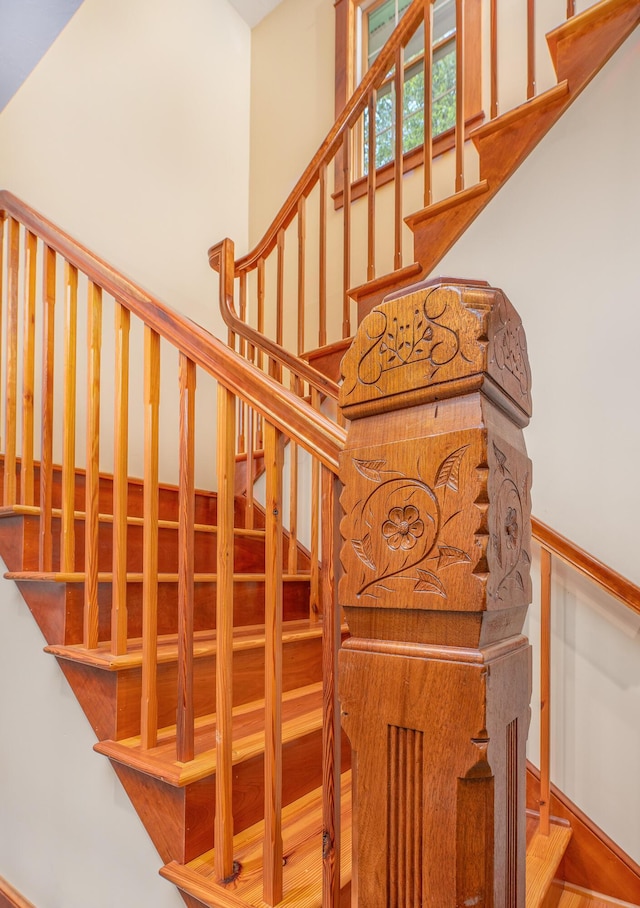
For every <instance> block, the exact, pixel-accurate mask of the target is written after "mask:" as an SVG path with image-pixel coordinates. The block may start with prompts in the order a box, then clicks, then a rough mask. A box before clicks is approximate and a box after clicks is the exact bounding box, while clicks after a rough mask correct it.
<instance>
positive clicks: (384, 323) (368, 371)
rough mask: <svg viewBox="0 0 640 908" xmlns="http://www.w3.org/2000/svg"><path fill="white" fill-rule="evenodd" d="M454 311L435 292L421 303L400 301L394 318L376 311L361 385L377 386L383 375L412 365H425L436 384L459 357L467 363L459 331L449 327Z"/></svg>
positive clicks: (370, 322) (362, 362)
mask: <svg viewBox="0 0 640 908" xmlns="http://www.w3.org/2000/svg"><path fill="white" fill-rule="evenodd" d="M434 301H435V303H437V306H436V305H434ZM403 304H404V305H403ZM450 308H451V307H450V306H449V302H448V301H447V297H446V296H443V295H440V296H437V295H435V296H434V293H433V291H431V292H429V293H427V294H425V297H424V299H423V300H422V302H421V303H417V302H416V300H415V297H408V298H407V300H406V301H404V300H401V301H399V303H398V306H397V308H396V310H395V312H396V314H394V315H393V316H392V317H389V316H388V315H387V313H386V312H384V311H382V310H381V309H374V310H373V312H372V313H371V316H370V318H369V320H368V321H367V326H366V327H367V346H366V348H365V350H364V352H363V354H362V356H361V358H360V362H359V364H358V379H359V380H360V382H362V384H364V385H375V384H376V383H377V382H378V381H379V380H380V377H381V376H382V374H383V373H385V372H389V371H391V370H393V369H398V368H400V367H401V366H406V365H409V364H411V363H424V365H425V377H426V378H427V380H428V381H432V380H433V378H434V377H435V375H436V374H437V372H438V370H439V369H441V368H442V367H443V366H446V365H448V364H449V363H451V362H452V361H453V360H454V359H455V358H456V356H458V354H460V355H461V356H462V357H463V358H464V359H465V360H466V357H465V356H464V354H463V353H462V352H461V347H460V338H459V336H458V332H457V331H455V330H454V329H453V328H451V327H449V325H447V324H446V320H447V315H448V312H449V310H450ZM452 321H454V319H453V318H452ZM454 323H455V321H454ZM466 361H468V360H466Z"/></svg>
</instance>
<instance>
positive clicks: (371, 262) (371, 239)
mask: <svg viewBox="0 0 640 908" xmlns="http://www.w3.org/2000/svg"><path fill="white" fill-rule="evenodd" d="M430 5H431V4H429V6H430ZM377 106H378V92H377V91H376V90H375V88H374V89H373V91H372V92H371V97H370V98H369V106H368V113H367V116H368V120H369V135H368V137H367V138H368V143H367V280H368V281H372V280H373V279H374V277H375V276H376V178H377V172H376V108H377Z"/></svg>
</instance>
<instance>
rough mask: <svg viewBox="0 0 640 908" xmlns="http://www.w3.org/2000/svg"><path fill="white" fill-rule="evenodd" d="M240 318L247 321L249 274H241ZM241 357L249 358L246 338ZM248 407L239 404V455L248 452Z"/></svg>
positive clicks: (241, 340) (242, 340) (241, 348)
mask: <svg viewBox="0 0 640 908" xmlns="http://www.w3.org/2000/svg"><path fill="white" fill-rule="evenodd" d="M239 280H240V312H239V315H240V318H241V320H242V321H243V322H246V320H247V272H246V271H243V272H242V273H241V274H240V279H239ZM239 352H240V356H242V357H243V358H244V357H246V356H247V342H246V340H245V338H244V337H242V336H241V337H240V350H239ZM247 409H248V408H247V405H246V404H244V403H242V402H241V401H239V402H238V454H244V453H245V452H246V450H247V438H246V434H247Z"/></svg>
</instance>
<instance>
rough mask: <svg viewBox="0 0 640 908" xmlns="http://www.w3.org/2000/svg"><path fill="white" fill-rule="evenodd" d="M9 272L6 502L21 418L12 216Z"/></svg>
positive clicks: (16, 244)
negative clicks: (19, 409) (19, 416)
mask: <svg viewBox="0 0 640 908" xmlns="http://www.w3.org/2000/svg"><path fill="white" fill-rule="evenodd" d="M8 263H9V274H8V280H7V297H8V299H7V362H6V370H7V373H6V379H5V395H6V398H5V429H4V435H5V439H4V444H5V450H4V504H5V506H6V505H13V504H15V503H16V501H17V496H16V468H17V466H16V434H17V420H18V416H17V413H18V292H19V291H18V285H19V279H20V224H19V223H18V221H16V220H15V219H14V218H9V255H8Z"/></svg>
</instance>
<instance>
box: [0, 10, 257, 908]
mask: <svg viewBox="0 0 640 908" xmlns="http://www.w3.org/2000/svg"><path fill="white" fill-rule="evenodd" d="M250 41H251V37H250V31H249V28H248V26H247V25H246V24H245V23H244V22H243V21H242V19H241V18H240V17H239V15H238V14H237V13H236V12H235V11H234V10H233V9H232V8H231V6H230V5H229V4H228V3H227V2H226V0H214V2H211V0H181V2H180V3H176V2H170V0H84V3H83V4H82V6H81V7H80V9H79V10H78V12H77V13H76V15H75V16H74V17H73V19H72V20H71V22H70V23H69V25H68V26H67V28H66V29H65V30H64V31H63V32H62V33H61V35H60V36H59V38H58V39H57V41H56V42H55V43H54V44H53V45H52V47H51V48H50V50H49V52H48V53H47V54H46V55H45V57H44V58H43V59H42V61H41V62H40V64H39V65H38V66H37V68H36V69H35V70H34V71H33V73H32V74H31V75H30V76H29V78H28V79H27V80H26V82H25V83H24V84H23V85H22V87H21V88H20V89H19V91H18V92H17V94H16V95H15V96H14V97H13V99H12V100H11V102H10V103H9V104H8V105H7V107H6V108H5V110H4V111H3V112H2V114H0V185H2V186H3V187H5V188H7V189H9V190H11V191H12V192H14V193H15V194H16V195H18V196H20V197H22V198H23V199H24V200H25V201H26V202H28V203H29V204H31V205H33V206H34V207H35V208H36V209H39V210H40V211H42V213H44V214H45V215H46V216H47V217H49V218H50V219H51V220H53V221H54V222H56V223H58V224H59V225H60V226H61V227H63V228H64V229H65V230H66V231H67V232H69V233H71V234H72V235H74V236H76V237H77V238H78V239H80V240H81V242H83V243H84V244H85V245H86V246H88V247H89V248H90V249H93V250H95V251H96V252H97V253H98V254H99V255H100V256H102V257H103V258H105V259H106V260H107V261H110V262H112V263H113V264H114V265H116V267H118V268H120V269H121V270H122V271H124V272H125V274H129V275H130V276H131V277H132V278H133V279H134V280H135V281H136V282H138V283H140V284H142V286H145V287H147V288H148V289H149V290H151V291H152V292H153V293H155V294H156V295H157V296H159V297H160V298H161V299H164V300H165V301H166V302H167V303H169V304H170V305H172V306H173V307H175V308H177V309H178V310H180V311H182V312H184V313H186V314H188V315H189V316H190V317H191V318H193V319H195V320H196V321H198V322H200V323H201V324H203V325H205V326H206V327H209V328H211V329H213V330H215V331H217V332H218V333H221V332H222V328H221V323H220V318H219V316H218V314H217V313H218V305H217V297H216V281H215V278H214V276H213V274H212V272H211V271H210V269H209V265H208V261H207V254H206V253H207V248H208V247H209V245H211V244H212V243H213V242H216V241H217V240H219V239H221V238H222V237H223V236H226V235H230V236H232V237H233V238H234V239H235V240H236V242H237V244H238V248H239V250H240V251H243V250H244V248H245V247H246V242H247V236H248V186H249V176H248V169H249V150H248V149H249V87H250ZM59 308H60V309H62V307H59ZM107 322H108V325H109V328H110V327H111V322H110V320H108V319H107V314H106V313H105V329H106V326H107ZM105 333H106V330H105ZM225 336H226V332H225ZM105 361H106V362H107V366H106V367H105V371H104V374H105V376H108V374H109V365H108V364H109V363H110V361H111V360H110V359H109V360H105ZM139 390H141V389H140V383H139V380H138V387H136V385H135V384H134V385H133V392H134V393H135V392H136V391H139ZM204 415H206V416H207V422H208V423H210V422H211V420H210V416H208V415H207V414H204ZM132 421H133V420H132ZM203 421H204V419H203ZM138 422H139V420H138ZM79 435H80V436H81V432H80V431H79ZM174 439H175V432H174ZM164 447H168V446H167V445H165V446H164ZM105 448H106V445H105ZM209 450H210V449H209ZM105 453H106V452H105ZM163 455H164V451H163ZM107 456H108V455H107ZM102 466H103V467H107V466H108V461H103V463H102ZM175 476H176V474H175V473H174V474H173V478H174V479H175ZM2 570H4V568H3V569H2ZM0 623H1V625H2V630H1V636H2V639H3V640H4V641H11V643H10V646H9V647H8V649H9V652H7V653H6V654H5V656H4V657H3V660H2V664H1V665H0V725H1V727H2V735H1V736H0V739H1V743H0V775H1V777H2V785H0V876H4V877H6V878H7V879H8V880H9V881H10V882H11V883H12V884H13V885H15V886H16V887H17V888H18V889H19V890H21V891H22V892H23V893H24V894H25V896H27V897H28V898H29V899H31V900H32V901H33V902H34V903H35V904H36V905H37V906H38V908H85V906H86V905H89V904H90V905H92V906H95V908H113V906H115V905H118V906H119V908H128V906H130V908H134V906H135V908H140V906H148V905H154V906H158V908H160V906H166V908H169V906H175V908H177V906H179V905H182V904H183V902H182V899H181V898H180V897H179V896H178V894H177V891H176V890H175V889H174V887H173V886H171V885H170V884H169V883H166V882H165V881H163V880H161V879H160V878H159V877H158V876H157V871H158V868H159V867H160V866H161V863H162V862H161V860H160V858H159V856H158V855H157V853H156V852H155V850H154V848H153V846H152V844H151V842H150V840H149V838H148V836H147V834H146V832H145V831H144V829H143V827H142V826H141V824H140V822H139V820H138V818H137V815H136V813H135V811H134V809H133V807H132V806H131V805H130V803H129V801H128V798H127V796H126V794H125V793H124V791H123V789H122V788H121V786H120V784H119V783H118V781H117V779H116V777H115V774H114V773H113V772H112V770H111V767H110V766H109V764H108V761H107V760H105V759H104V758H103V757H99V756H98V755H96V754H95V753H93V751H92V745H93V743H94V738H93V735H92V732H91V729H90V727H89V724H88V723H87V721H86V719H85V717H84V715H83V714H82V712H81V710H80V708H79V707H78V705H77V703H76V701H75V699H74V698H73V695H72V694H71V691H70V690H69V688H68V687H67V684H66V682H65V680H64V678H63V676H62V674H61V672H60V670H59V669H58V667H57V665H56V664H55V661H54V660H53V659H52V657H50V656H45V655H44V654H43V653H42V647H43V645H44V640H43V639H42V637H41V635H40V634H39V632H38V630H37V628H36V626H35V624H34V622H33V619H32V618H31V616H30V615H29V613H28V610H27V608H26V606H25V605H24V603H23V602H22V600H21V598H20V596H19V594H18V593H17V591H16V590H15V587H14V586H13V584H11V583H9V582H6V581H0Z"/></svg>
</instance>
